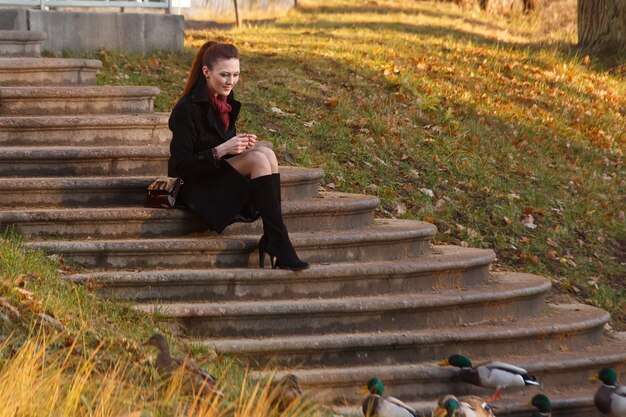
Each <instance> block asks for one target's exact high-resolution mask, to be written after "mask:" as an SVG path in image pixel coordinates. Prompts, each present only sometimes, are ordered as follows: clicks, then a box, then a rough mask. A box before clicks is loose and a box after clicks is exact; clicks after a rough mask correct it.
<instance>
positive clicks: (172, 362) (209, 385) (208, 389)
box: [144, 333, 222, 395]
mask: <svg viewBox="0 0 626 417" xmlns="http://www.w3.org/2000/svg"><path fill="white" fill-rule="evenodd" d="M144 345H148V346H154V347H156V348H157V349H159V354H158V355H157V359H156V362H155V367H156V370H157V372H158V373H159V375H160V376H161V377H162V378H170V377H171V376H172V375H173V374H174V373H175V372H176V371H177V370H178V369H179V368H180V367H181V366H183V367H184V368H185V383H186V384H188V386H186V388H188V389H189V390H190V391H191V392H192V393H193V394H197V393H199V392H204V393H206V394H218V395H222V393H221V392H220V390H219V389H218V388H217V378H215V377H214V376H213V375H211V374H210V373H208V372H207V371H205V370H204V369H202V368H200V367H199V366H198V365H196V364H195V363H194V362H193V361H191V360H190V359H180V358H173V357H172V355H171V354H170V347H169V345H168V343H167V339H166V338H165V336H163V335H162V334H160V333H156V334H154V335H152V337H150V339H148V340H147V341H146V342H145V343H144Z"/></svg>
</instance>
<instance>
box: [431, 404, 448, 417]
mask: <svg viewBox="0 0 626 417" xmlns="http://www.w3.org/2000/svg"><path fill="white" fill-rule="evenodd" d="M447 415H448V412H447V411H446V409H445V408H442V407H441V406H439V407H437V409H436V410H435V414H433V417H446V416H447Z"/></svg>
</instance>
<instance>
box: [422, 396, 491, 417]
mask: <svg viewBox="0 0 626 417" xmlns="http://www.w3.org/2000/svg"><path fill="white" fill-rule="evenodd" d="M433 417H495V416H494V414H493V411H492V409H491V406H490V405H489V404H487V402H486V401H485V400H483V399H482V398H480V397H477V396H475V395H465V396H463V397H459V398H457V397H455V396H454V395H446V396H444V397H441V398H440V399H439V401H438V402H437V409H436V410H435V412H434V413H433Z"/></svg>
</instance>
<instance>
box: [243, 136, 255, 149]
mask: <svg viewBox="0 0 626 417" xmlns="http://www.w3.org/2000/svg"><path fill="white" fill-rule="evenodd" d="M244 136H247V137H248V149H250V148H254V145H255V144H256V135H255V134H252V133H244Z"/></svg>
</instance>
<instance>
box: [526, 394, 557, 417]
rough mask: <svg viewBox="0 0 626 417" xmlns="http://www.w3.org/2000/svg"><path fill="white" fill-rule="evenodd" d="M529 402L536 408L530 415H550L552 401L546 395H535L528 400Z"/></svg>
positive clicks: (537, 416)
mask: <svg viewBox="0 0 626 417" xmlns="http://www.w3.org/2000/svg"><path fill="white" fill-rule="evenodd" d="M530 404H531V405H533V406H535V408H536V410H535V411H534V412H533V415H532V417H552V402H551V401H550V398H548V397H547V396H546V395H543V394H537V395H535V396H534V397H533V398H532V400H530Z"/></svg>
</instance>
